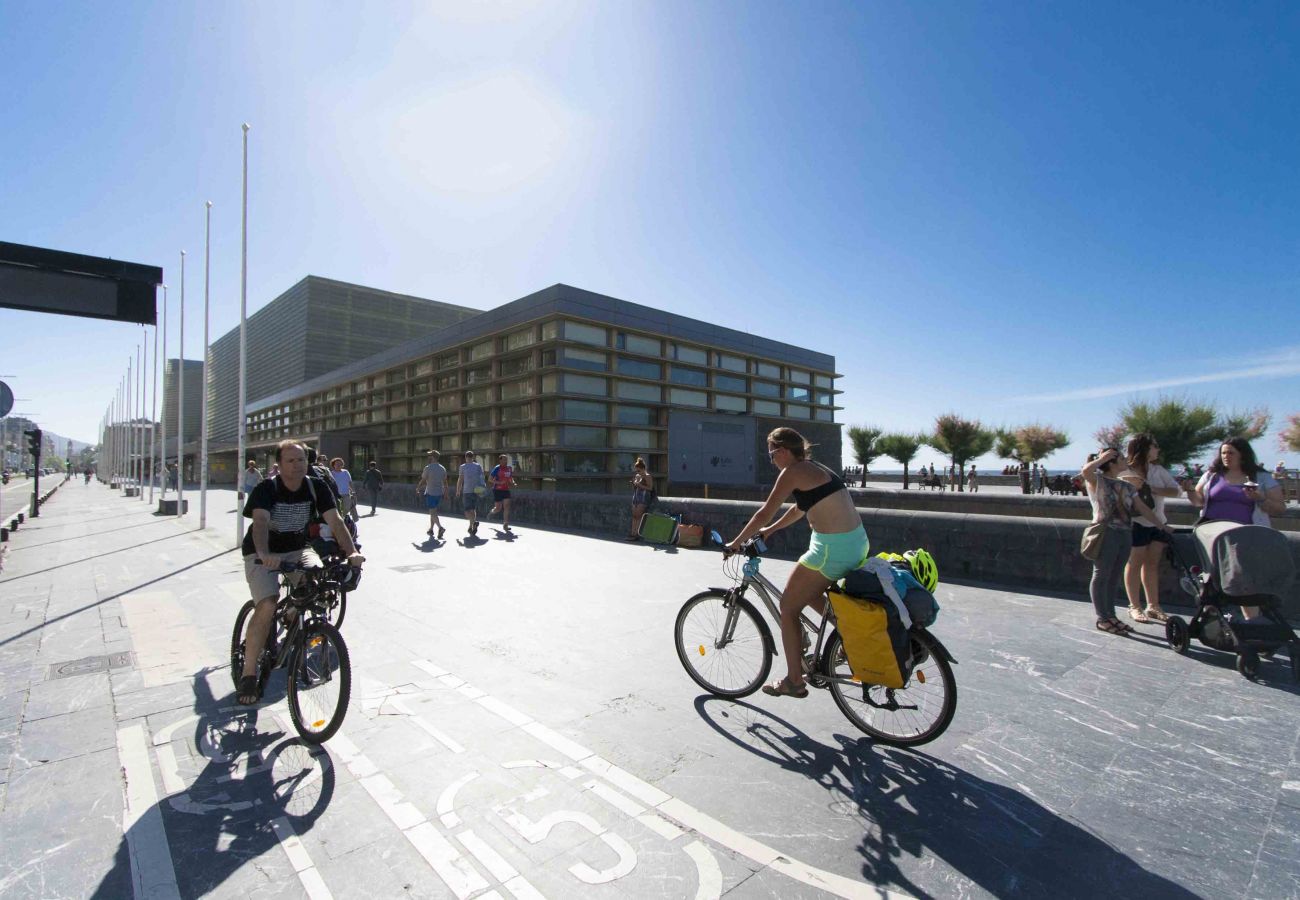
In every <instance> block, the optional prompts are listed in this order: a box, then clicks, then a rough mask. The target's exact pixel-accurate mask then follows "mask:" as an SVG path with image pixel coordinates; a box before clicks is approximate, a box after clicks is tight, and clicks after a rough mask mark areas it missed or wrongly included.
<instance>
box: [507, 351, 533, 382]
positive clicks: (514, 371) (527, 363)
mask: <svg viewBox="0 0 1300 900" xmlns="http://www.w3.org/2000/svg"><path fill="white" fill-rule="evenodd" d="M532 370H533V355H532V354H531V353H529V354H526V355H524V356H516V357H514V358H512V359H503V360H501V377H502V378H511V377H513V376H515V375H523V374H524V373H525V372H531V371H532Z"/></svg>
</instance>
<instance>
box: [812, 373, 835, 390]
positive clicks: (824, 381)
mask: <svg viewBox="0 0 1300 900" xmlns="http://www.w3.org/2000/svg"><path fill="white" fill-rule="evenodd" d="M813 384H814V385H816V386H817V387H819V388H833V387H835V379H834V378H832V377H831V376H829V375H814V376H813Z"/></svg>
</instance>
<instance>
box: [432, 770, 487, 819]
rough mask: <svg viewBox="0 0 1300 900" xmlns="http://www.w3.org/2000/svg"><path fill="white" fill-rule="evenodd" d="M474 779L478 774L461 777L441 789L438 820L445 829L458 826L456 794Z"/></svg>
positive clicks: (472, 773) (471, 773)
mask: <svg viewBox="0 0 1300 900" xmlns="http://www.w3.org/2000/svg"><path fill="white" fill-rule="evenodd" d="M475 778H478V772H470V773H469V774H468V775H462V776H461V777H460V778H457V779H456V780H455V781H453V782H452V783H451V784H449V785H447V786H446V787H445V788H443V789H442V793H441V794H439V795H438V818H439V819H440V820H441V821H442V824H443V825H444V826H446V827H447V828H455V827H456V826H457V825H459V824H460V816H458V815H456V792H457V791H459V790H460V789H461V788H463V787H464V786H465V785H467V784H469V783H470V782H471V781H473V780H474V779H475Z"/></svg>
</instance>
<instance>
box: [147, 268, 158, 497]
mask: <svg viewBox="0 0 1300 900" xmlns="http://www.w3.org/2000/svg"><path fill="white" fill-rule="evenodd" d="M154 302H155V303H157V302H158V301H157V295H156V294H155V295H154ZM149 386H150V387H151V388H153V411H152V412H151V413H149V469H150V470H151V471H150V473H149V475H150V477H149V505H150V506H153V481H154V479H155V478H157V477H158V468H157V466H155V465H154V460H156V459H157V458H158V317H157V315H155V316H154V323H153V378H151V379H150V380H149Z"/></svg>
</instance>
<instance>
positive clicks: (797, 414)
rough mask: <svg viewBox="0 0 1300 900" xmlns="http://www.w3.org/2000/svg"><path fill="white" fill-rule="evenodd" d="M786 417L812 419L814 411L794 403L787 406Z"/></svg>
mask: <svg viewBox="0 0 1300 900" xmlns="http://www.w3.org/2000/svg"><path fill="white" fill-rule="evenodd" d="M785 415H786V418H787V419H811V418H812V409H811V408H810V407H807V406H796V405H795V404H793V403H787V404H786V405H785Z"/></svg>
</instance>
